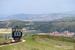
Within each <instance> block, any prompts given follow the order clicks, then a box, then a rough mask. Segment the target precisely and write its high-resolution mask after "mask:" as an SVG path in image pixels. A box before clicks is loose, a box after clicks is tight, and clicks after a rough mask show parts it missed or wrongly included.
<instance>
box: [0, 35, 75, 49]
mask: <svg viewBox="0 0 75 50" xmlns="http://www.w3.org/2000/svg"><path fill="white" fill-rule="evenodd" d="M22 39H25V40H26V42H23V43H19V44H13V45H8V46H3V47H0V50H75V42H71V41H65V40H64V41H63V40H60V39H65V38H62V37H60V38H58V37H56V36H35V35H34V36H31V35H27V34H26V35H25V36H24V37H22ZM55 39H56V40H55ZM66 39H70V38H66ZM72 40H75V39H72ZM55 46H73V49H65V48H64V47H55ZM68 48H70V47H68Z"/></svg>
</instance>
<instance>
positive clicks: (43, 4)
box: [0, 0, 75, 14]
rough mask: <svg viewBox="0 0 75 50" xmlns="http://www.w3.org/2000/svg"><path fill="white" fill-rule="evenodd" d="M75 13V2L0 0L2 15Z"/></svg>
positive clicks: (72, 0) (69, 0)
mask: <svg viewBox="0 0 75 50" xmlns="http://www.w3.org/2000/svg"><path fill="white" fill-rule="evenodd" d="M70 11H75V0H0V14H20V13H24V14H49V13H61V12H70Z"/></svg>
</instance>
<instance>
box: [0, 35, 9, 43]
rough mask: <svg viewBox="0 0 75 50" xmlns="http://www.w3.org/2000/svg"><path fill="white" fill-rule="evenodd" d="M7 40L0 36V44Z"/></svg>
mask: <svg viewBox="0 0 75 50" xmlns="http://www.w3.org/2000/svg"><path fill="white" fill-rule="evenodd" d="M8 41H9V40H5V37H3V36H1V35H0V43H4V42H8Z"/></svg>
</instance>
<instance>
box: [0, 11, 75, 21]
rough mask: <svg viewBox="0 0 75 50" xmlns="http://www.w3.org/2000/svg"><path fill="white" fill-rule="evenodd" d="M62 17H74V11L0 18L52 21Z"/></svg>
mask: <svg viewBox="0 0 75 50" xmlns="http://www.w3.org/2000/svg"><path fill="white" fill-rule="evenodd" d="M63 17H75V12H67V13H52V14H15V15H10V16H8V17H4V18H1V19H0V20H11V19H17V20H26V21H53V20H58V19H61V18H63Z"/></svg>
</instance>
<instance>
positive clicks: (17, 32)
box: [12, 26, 22, 41]
mask: <svg viewBox="0 0 75 50" xmlns="http://www.w3.org/2000/svg"><path fill="white" fill-rule="evenodd" d="M12 37H13V38H14V40H15V41H16V40H20V38H21V37H22V28H21V27H18V26H16V27H14V28H12Z"/></svg>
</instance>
